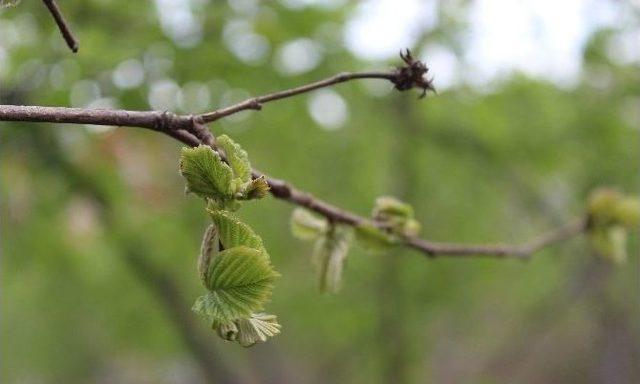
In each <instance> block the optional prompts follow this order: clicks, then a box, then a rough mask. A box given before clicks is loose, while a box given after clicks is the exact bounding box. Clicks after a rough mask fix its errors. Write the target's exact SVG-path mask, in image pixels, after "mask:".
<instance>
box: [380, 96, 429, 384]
mask: <svg viewBox="0 0 640 384" xmlns="http://www.w3.org/2000/svg"><path fill="white" fill-rule="evenodd" d="M406 97H413V95H404V94H403V95H399V97H398V98H397V100H396V101H395V102H394V104H393V106H392V109H393V110H392V113H394V114H395V115H396V117H397V118H396V119H395V122H396V123H397V124H394V126H393V127H392V129H393V130H394V131H393V134H392V135H391V136H392V138H393V141H392V142H391V143H390V144H391V148H390V152H391V157H392V159H393V162H392V164H391V168H390V169H389V172H390V174H391V177H390V178H389V180H390V185H389V188H388V192H389V193H390V194H391V195H393V196H395V197H397V198H399V199H400V200H403V201H405V202H407V203H409V204H411V205H415V198H416V194H415V188H412V183H413V180H416V179H417V178H418V175H419V173H420V170H419V167H420V166H419V163H417V162H416V161H414V157H415V156H416V154H417V153H419V151H418V150H417V147H418V145H419V140H418V137H419V136H420V133H421V125H420V124H421V123H422V122H421V121H417V119H416V118H415V117H412V116H411V113H412V111H411V109H412V108H415V107H416V103H410V102H407V100H406ZM420 105H421V104H417V106H418V107H419V106H420ZM392 252H393V254H388V255H383V257H381V260H380V272H379V273H380V275H379V277H378V287H377V288H378V295H377V297H378V305H379V309H378V312H379V319H380V321H379V325H378V327H379V329H378V336H379V337H378V340H379V341H380V356H381V360H382V362H381V364H382V366H383V373H382V382H384V383H407V382H410V380H409V367H410V364H411V356H410V355H409V353H408V351H407V346H408V345H411V340H410V338H411V335H410V334H409V333H408V330H407V329H406V327H405V326H404V324H403V323H402V316H403V314H406V313H407V302H406V292H405V289H404V286H403V283H402V281H403V280H402V264H403V262H404V258H403V257H402V255H401V253H404V252H405V251H403V250H398V249H394V250H393V251H392Z"/></svg>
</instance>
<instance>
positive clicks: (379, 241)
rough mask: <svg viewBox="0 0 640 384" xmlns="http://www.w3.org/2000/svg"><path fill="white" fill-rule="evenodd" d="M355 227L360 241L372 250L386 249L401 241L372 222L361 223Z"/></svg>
mask: <svg viewBox="0 0 640 384" xmlns="http://www.w3.org/2000/svg"><path fill="white" fill-rule="evenodd" d="M355 229H356V239H357V240H358V243H359V244H360V245H362V246H363V247H365V248H367V249H369V250H371V251H384V250H387V249H389V248H391V247H393V246H394V245H397V244H398V242H399V239H398V237H397V236H394V235H392V234H390V233H387V232H384V231H383V230H381V229H380V228H378V227H376V226H374V225H371V224H360V225H358V226H357V227H355Z"/></svg>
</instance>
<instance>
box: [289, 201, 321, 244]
mask: <svg viewBox="0 0 640 384" xmlns="http://www.w3.org/2000/svg"><path fill="white" fill-rule="evenodd" d="M328 231H329V223H328V222H327V220H326V219H325V218H319V217H316V216H314V215H313V214H312V213H311V212H309V211H307V210H306V209H303V208H296V209H294V210H293V213H292V214H291V232H292V233H293V235H294V236H295V237H297V238H299V239H301V240H314V239H317V238H319V237H321V236H324V235H325V234H326V233H327V232H328Z"/></svg>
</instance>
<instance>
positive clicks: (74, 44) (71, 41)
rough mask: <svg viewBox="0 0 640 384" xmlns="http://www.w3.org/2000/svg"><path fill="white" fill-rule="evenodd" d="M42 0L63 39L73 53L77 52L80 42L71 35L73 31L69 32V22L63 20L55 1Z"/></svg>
mask: <svg viewBox="0 0 640 384" xmlns="http://www.w3.org/2000/svg"><path fill="white" fill-rule="evenodd" d="M42 1H43V2H44V5H46V6H47V8H48V9H49V12H50V13H51V16H53V19H54V20H55V21H56V24H57V25H58V29H59V30H60V33H61V34H62V37H63V38H64V41H65V42H66V43H67V45H68V46H69V48H70V49H71V51H72V52H73V53H76V52H78V48H79V47H80V43H78V39H76V37H75V36H74V35H73V32H71V28H69V24H68V23H67V20H65V18H64V16H63V15H62V12H60V8H59V7H58V4H57V3H56V1H55V0H42Z"/></svg>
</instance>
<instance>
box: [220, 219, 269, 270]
mask: <svg viewBox="0 0 640 384" xmlns="http://www.w3.org/2000/svg"><path fill="white" fill-rule="evenodd" d="M209 214H210V215H211V219H213V222H214V223H215V225H216V227H217V229H218V236H220V242H221V243H222V246H223V247H224V248H225V249H230V248H233V247H237V246H240V245H244V246H246V247H249V248H252V249H256V250H258V251H260V252H262V253H263V254H264V255H265V257H267V258H268V257H269V256H268V255H267V251H266V250H265V248H264V245H263V244H262V239H261V238H260V236H258V235H256V233H255V232H253V229H251V227H249V226H248V225H247V224H245V223H243V222H242V221H240V219H239V218H238V217H236V216H235V215H234V214H233V213H231V212H227V211H211V210H209Z"/></svg>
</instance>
